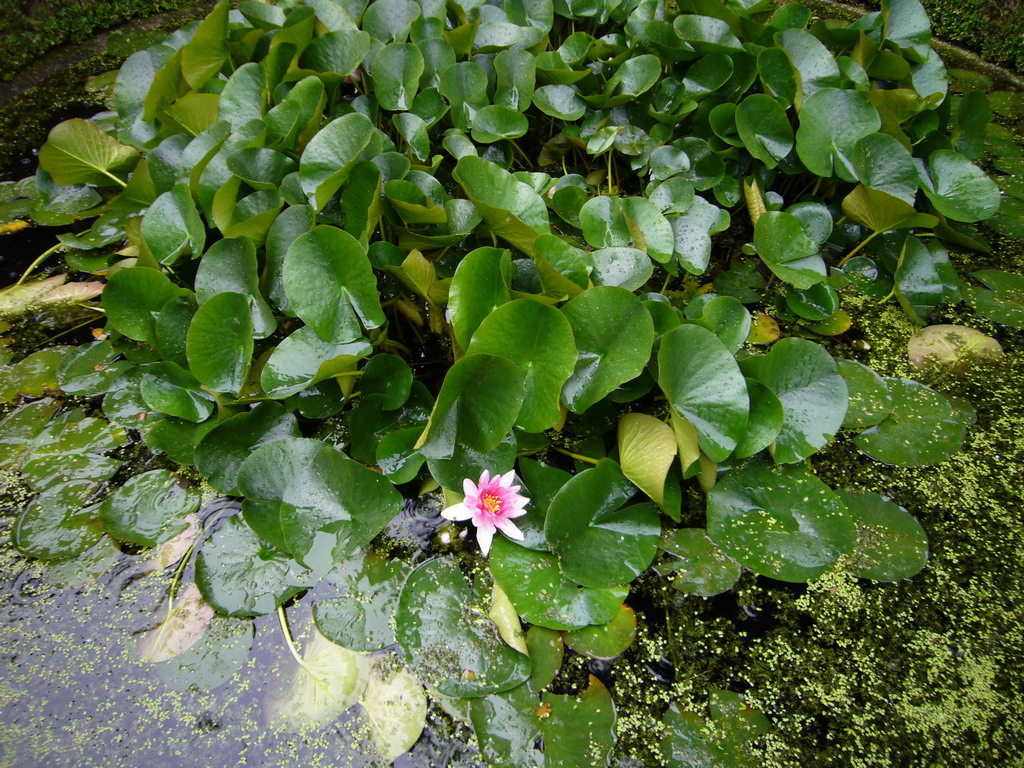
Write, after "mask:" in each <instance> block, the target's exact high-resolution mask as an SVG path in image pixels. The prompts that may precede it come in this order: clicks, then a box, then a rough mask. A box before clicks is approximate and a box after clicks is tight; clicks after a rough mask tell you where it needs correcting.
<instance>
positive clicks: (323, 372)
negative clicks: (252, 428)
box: [260, 325, 373, 399]
mask: <svg viewBox="0 0 1024 768" xmlns="http://www.w3.org/2000/svg"><path fill="white" fill-rule="evenodd" d="M371 351H373V348H372V347H371V346H370V343H369V342H368V341H366V339H363V338H360V339H356V340H355V341H348V342H343V343H337V342H333V341H324V340H323V339H321V338H320V337H319V336H317V335H316V333H315V332H314V331H313V329H312V328H310V327H309V326H308V325H304V326H302V327H301V328H298V329H296V330H295V331H294V332H292V334H291V335H290V336H288V337H287V338H286V339H285V340H284V341H282V342H281V343H280V344H278V346H277V349H275V350H274V351H273V353H272V354H271V355H270V358H269V359H268V360H267V362H266V365H264V366H263V371H262V373H261V374H260V385H261V386H262V387H263V389H264V390H266V392H267V394H268V395H269V396H270V397H273V398H275V399H283V398H285V397H291V396H292V395H295V394H298V393H299V392H302V391H303V390H305V389H307V388H308V387H312V386H313V385H314V384H317V383H318V382H321V381H324V380H325V379H329V378H330V377H331V376H334V375H336V374H339V373H342V372H345V371H350V370H353V369H354V367H355V364H356V363H357V362H358V361H359V360H361V359H362V358H364V357H366V356H367V355H368V354H370V352H371Z"/></svg>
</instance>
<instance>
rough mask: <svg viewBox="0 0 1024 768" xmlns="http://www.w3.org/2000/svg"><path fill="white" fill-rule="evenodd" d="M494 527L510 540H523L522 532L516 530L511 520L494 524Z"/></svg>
mask: <svg viewBox="0 0 1024 768" xmlns="http://www.w3.org/2000/svg"><path fill="white" fill-rule="evenodd" d="M496 525H497V526H498V528H499V529H500V530H501V532H502V533H504V534H505V535H506V536H508V537H509V538H510V539H515V540H516V541H522V540H523V532H522V531H520V530H519V529H518V528H516V524H515V523H513V522H512V521H511V520H502V521H501V522H499V523H496Z"/></svg>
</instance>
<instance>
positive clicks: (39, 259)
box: [15, 243, 64, 285]
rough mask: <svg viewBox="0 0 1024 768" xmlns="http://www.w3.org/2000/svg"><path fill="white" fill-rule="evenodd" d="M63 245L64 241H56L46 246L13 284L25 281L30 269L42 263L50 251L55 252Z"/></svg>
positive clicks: (30, 271)
mask: <svg viewBox="0 0 1024 768" xmlns="http://www.w3.org/2000/svg"><path fill="white" fill-rule="evenodd" d="M63 247H64V243H57V244H56V245H55V246H53V247H52V248H47V249H46V250H45V251H43V253H42V255H40V256H39V258H37V259H36V260H35V261H33V262H32V263H31V264H29V265H28V269H26V270H25V272H24V273H23V274H22V275H21V277H19V278H18V282H16V283H15V285H21V284H22V283H23V282H25V279H26V278H27V277H28V276H29V275H31V274H32V270H34V269H35V268H36V267H38V266H39V265H40V264H42V263H43V262H44V261H45V260H46V257H47V256H49V255H50V254H51V253H56V252H57V251H58V250H60V249H61V248H63Z"/></svg>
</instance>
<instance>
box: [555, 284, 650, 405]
mask: <svg viewBox="0 0 1024 768" xmlns="http://www.w3.org/2000/svg"><path fill="white" fill-rule="evenodd" d="M562 312H563V313H564V314H565V316H566V318H567V319H568V320H569V325H570V326H572V331H573V336H574V338H575V340H576V348H577V350H578V356H577V360H576V370H575V371H573V374H572V376H570V377H569V380H568V381H567V382H566V384H565V387H564V388H563V390H562V399H563V401H564V402H565V404H566V405H567V406H568V407H569V410H571V411H573V412H574V413H583V412H584V411H586V410H587V409H588V408H589V407H590V406H592V405H593V404H594V403H597V402H598V401H600V400H601V399H603V398H604V397H605V396H606V395H608V393H609V392H611V391H613V390H614V389H616V388H617V387H618V386H619V385H621V384H624V383H625V382H627V381H630V380H631V379H635V378H636V377H637V376H639V375H640V373H641V371H643V369H644V366H645V365H646V364H647V361H648V360H649V359H650V355H651V346H652V345H653V343H654V321H653V320H652V319H651V315H650V313H649V312H647V310H646V309H644V307H643V304H642V303H641V302H640V300H639V299H638V298H636V296H634V295H633V294H632V293H630V292H629V291H627V290H626V289H624V288H617V287H614V286H599V287H597V288H591V289H589V290H587V291H584V292H583V293H581V294H580V295H579V296H577V297H576V298H575V299H573V300H572V301H570V302H569V303H568V304H566V305H565V306H564V307H562Z"/></svg>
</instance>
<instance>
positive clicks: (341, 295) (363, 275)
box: [283, 226, 385, 342]
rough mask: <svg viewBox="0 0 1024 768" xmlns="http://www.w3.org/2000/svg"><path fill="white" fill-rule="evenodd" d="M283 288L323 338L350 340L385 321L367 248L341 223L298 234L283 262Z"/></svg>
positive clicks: (332, 340) (336, 340) (300, 315)
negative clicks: (338, 225)
mask: <svg viewBox="0 0 1024 768" xmlns="http://www.w3.org/2000/svg"><path fill="white" fill-rule="evenodd" d="M283 277H284V287H285V291H286V292H287V294H288V299H289V301H290V302H291V305H292V307H293V309H294V310H295V313H296V314H297V315H298V316H299V317H301V318H302V319H303V320H305V321H306V323H307V324H308V325H309V326H310V327H312V328H313V330H315V331H316V333H317V335H319V336H320V338H321V339H323V340H324V341H331V342H347V341H352V340H354V339H357V338H359V337H360V336H361V335H362V328H361V327H360V321H361V322H362V325H363V326H365V327H366V328H376V327H378V326H380V325H383V324H384V322H385V317H384V312H383V310H382V309H381V306H380V297H379V295H378V293H377V279H376V277H375V276H374V274H373V269H372V267H371V266H370V261H369V259H368V258H367V256H366V248H365V247H364V246H363V245H361V244H360V243H359V241H357V240H356V239H355V238H354V237H352V236H351V235H350V234H348V233H347V232H345V231H344V230H341V229H338V228H337V227H330V226H322V227H317V228H316V229H314V230H312V231H311V232H307V233H305V234H302V235H299V237H297V238H296V239H295V240H294V241H293V242H292V244H291V245H290V246H289V248H288V253H287V255H286V256H285V260H284V270H283Z"/></svg>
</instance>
